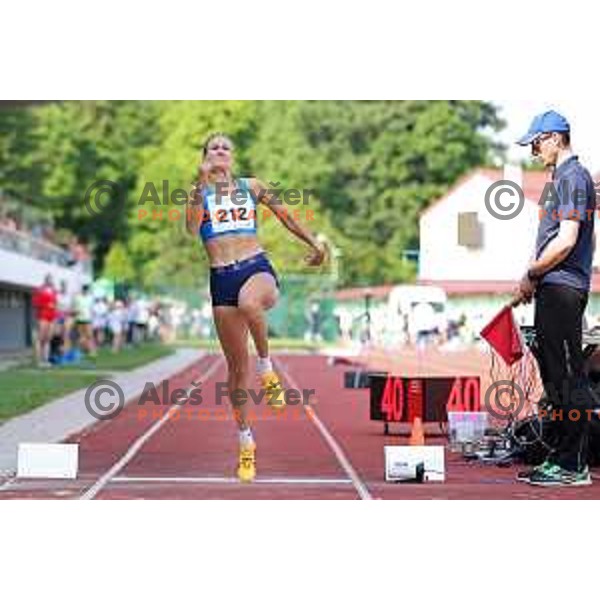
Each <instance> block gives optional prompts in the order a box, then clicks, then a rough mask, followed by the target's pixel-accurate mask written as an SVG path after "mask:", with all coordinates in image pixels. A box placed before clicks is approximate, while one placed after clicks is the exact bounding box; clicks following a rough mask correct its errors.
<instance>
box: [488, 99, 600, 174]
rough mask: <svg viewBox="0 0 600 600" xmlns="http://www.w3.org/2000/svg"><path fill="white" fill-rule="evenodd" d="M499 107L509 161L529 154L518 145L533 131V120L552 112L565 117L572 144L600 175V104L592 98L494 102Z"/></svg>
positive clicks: (581, 158)
mask: <svg viewBox="0 0 600 600" xmlns="http://www.w3.org/2000/svg"><path fill="white" fill-rule="evenodd" d="M492 102H493V104H495V105H496V106H498V107H499V109H500V110H499V113H500V116H501V117H502V118H503V119H504V120H505V121H506V129H505V130H504V131H503V132H502V133H501V134H500V136H499V139H500V140H501V141H502V142H504V143H505V144H506V145H507V146H508V157H509V159H511V160H515V161H519V160H521V159H524V158H526V157H527V156H528V154H529V149H528V148H521V147H520V146H518V145H516V144H515V143H514V142H515V140H516V139H517V138H519V137H520V136H522V135H523V134H525V133H526V132H527V129H529V125H530V123H531V120H532V119H533V117H534V116H535V115H536V114H538V113H541V112H544V111H545V110H548V109H554V110H556V111H557V112H559V113H561V114H562V115H563V116H564V117H565V118H566V119H567V121H569V123H570V124H571V144H572V146H573V150H574V151H575V153H576V154H577V155H579V159H580V160H581V162H582V163H583V164H584V165H585V166H586V167H587V168H588V169H589V170H590V171H591V173H592V174H596V173H600V114H599V111H598V101H597V99H594V98H593V97H591V96H590V95H589V94H588V98H584V99H577V100H576V99H566V100H558V99H554V100H552V99H551V100H492Z"/></svg>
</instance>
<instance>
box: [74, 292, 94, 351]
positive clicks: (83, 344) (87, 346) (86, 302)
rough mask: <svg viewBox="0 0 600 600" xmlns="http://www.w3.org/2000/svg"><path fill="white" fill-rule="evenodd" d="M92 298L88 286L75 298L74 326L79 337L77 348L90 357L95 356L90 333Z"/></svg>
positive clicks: (91, 333) (92, 338) (92, 337)
mask: <svg viewBox="0 0 600 600" xmlns="http://www.w3.org/2000/svg"><path fill="white" fill-rule="evenodd" d="M93 303H94V298H93V297H92V294H91V292H90V286H89V285H84V286H83V288H82V289H81V293H79V294H77V296H76V297H75V325H76V326H77V333H78V335H79V347H80V348H81V349H82V350H85V351H86V352H87V353H88V354H89V355H90V356H96V346H95V344H94V336H93V332H92V306H93Z"/></svg>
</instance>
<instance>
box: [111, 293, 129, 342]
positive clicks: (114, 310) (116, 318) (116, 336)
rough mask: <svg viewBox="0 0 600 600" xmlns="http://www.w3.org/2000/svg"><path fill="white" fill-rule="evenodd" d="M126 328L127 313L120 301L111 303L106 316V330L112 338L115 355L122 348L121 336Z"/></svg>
mask: <svg viewBox="0 0 600 600" xmlns="http://www.w3.org/2000/svg"><path fill="white" fill-rule="evenodd" d="M126 326H127V311H126V310H125V305H124V304H123V302H121V300H117V301H116V302H114V303H113V305H112V307H111V310H110V312H109V314H108V328H109V330H110V333H111V336H112V351H113V353H115V354H116V353H117V352H120V351H121V348H122V347H123V335H124V332H125V327H126Z"/></svg>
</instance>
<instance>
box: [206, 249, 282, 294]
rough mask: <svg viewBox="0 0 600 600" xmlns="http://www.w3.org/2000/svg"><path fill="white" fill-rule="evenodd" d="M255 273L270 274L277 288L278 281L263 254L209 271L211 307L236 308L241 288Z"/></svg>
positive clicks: (212, 268)
mask: <svg viewBox="0 0 600 600" xmlns="http://www.w3.org/2000/svg"><path fill="white" fill-rule="evenodd" d="M256 273H270V274H271V275H272V276H273V278H274V279H275V282H276V284H277V287H279V280H278V279H277V274H276V273H275V270H274V269H273V267H272V265H271V263H270V261H269V259H268V258H267V255H266V254H265V253H264V252H261V253H260V254H255V255H254V256H251V257H250V258H245V259H244V260H240V261H236V262H234V263H231V264H229V265H225V266H223V267H211V269H210V296H211V299H212V305H213V306H237V305H238V296H239V293H240V290H241V289H242V286H243V285H244V284H245V283H246V281H248V279H250V277H252V275H256Z"/></svg>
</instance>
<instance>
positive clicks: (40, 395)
mask: <svg viewBox="0 0 600 600" xmlns="http://www.w3.org/2000/svg"><path fill="white" fill-rule="evenodd" d="M173 352H174V349H173V348H171V347H168V346H162V345H160V344H144V345H142V346H138V347H135V348H124V349H123V350H121V352H120V353H119V354H112V352H111V351H110V349H108V348H101V349H100V351H99V352H98V356H97V357H96V358H94V359H87V358H86V359H84V360H83V361H82V362H81V363H80V364H78V365H65V366H57V367H51V368H48V369H36V368H34V367H32V366H31V365H30V366H20V367H15V368H12V369H8V370H7V371H2V372H0V422H1V421H3V420H6V419H10V418H12V417H15V416H17V415H21V414H24V413H26V412H29V411H30V410H33V409H34V408H37V407H38V406H41V405H42V404H45V403H46V402H49V401H50V400H53V399H55V398H60V397H61V396H65V395H66V394H69V393H70V392H74V391H75V390H78V389H81V388H85V387H87V386H88V385H90V384H91V383H93V382H94V381H96V380H97V379H102V378H103V377H109V376H108V375H104V374H103V373H106V372H111V371H129V370H132V369H135V368H137V367H140V366H142V365H145V364H147V363H150V362H152V361H154V360H157V359H159V358H163V357H164V356H168V355H169V354H172V353H173Z"/></svg>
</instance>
